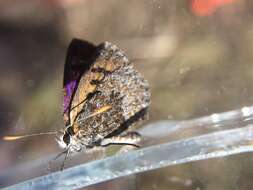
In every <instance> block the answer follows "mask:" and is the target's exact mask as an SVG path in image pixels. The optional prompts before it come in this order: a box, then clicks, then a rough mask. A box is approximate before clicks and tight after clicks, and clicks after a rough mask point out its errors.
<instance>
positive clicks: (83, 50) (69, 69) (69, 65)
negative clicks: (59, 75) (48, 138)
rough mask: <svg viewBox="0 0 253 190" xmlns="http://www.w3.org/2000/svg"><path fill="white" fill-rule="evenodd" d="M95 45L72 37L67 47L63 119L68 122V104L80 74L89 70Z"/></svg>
mask: <svg viewBox="0 0 253 190" xmlns="http://www.w3.org/2000/svg"><path fill="white" fill-rule="evenodd" d="M95 50H96V47H95V46H94V45H92V44H90V43H88V42H86V41H82V40H78V39H73V40H72V41H71V43H70V45H69V47H68V50H67V56H66V62H65V67H64V78H63V89H64V97H63V109H64V121H65V123H66V124H67V123H69V112H70V105H71V101H72V99H73V96H74V93H75V91H76V89H77V87H78V83H79V80H80V78H81V76H82V75H83V74H84V73H85V72H86V71H87V70H89V67H90V64H91V63H92V61H91V60H90V57H91V55H92V54H93V53H94V51H95Z"/></svg>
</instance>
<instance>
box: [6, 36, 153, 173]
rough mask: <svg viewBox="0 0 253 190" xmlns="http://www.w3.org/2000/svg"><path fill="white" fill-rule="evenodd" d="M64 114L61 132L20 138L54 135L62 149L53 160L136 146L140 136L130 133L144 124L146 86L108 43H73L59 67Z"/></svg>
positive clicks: (147, 96)
mask: <svg viewBox="0 0 253 190" xmlns="http://www.w3.org/2000/svg"><path fill="white" fill-rule="evenodd" d="M63 87H64V99H63V109H64V112H63V115H64V123H65V128H64V130H62V131H60V132H47V133H39V134H31V135H23V136H6V137H4V140H16V139H20V138H24V137H28V136H37V135H44V134H58V133H60V134H58V135H57V142H58V143H59V145H60V146H61V147H62V148H63V149H64V151H63V152H62V153H60V154H59V155H58V156H57V157H56V158H58V157H59V156H61V155H63V154H65V158H64V161H63V163H62V167H61V169H63V167H64V162H65V160H66V158H67V157H68V154H71V153H75V152H80V151H81V150H87V149H90V150H91V149H92V148H94V147H101V146H108V145H110V144H123V145H124V144H125V145H133V146H137V147H138V146H139V144H138V143H139V142H140V139H141V136H140V135H139V134H138V133H137V132H134V131H131V130H130V129H131V128H132V127H133V126H135V125H138V124H140V123H141V122H142V121H143V120H145V119H147V108H148V106H149V104H150V91H149V85H148V82H147V81H146V80H145V79H144V78H143V76H142V75H141V74H140V73H139V72H138V71H136V70H135V69H134V68H133V64H132V63H131V62H130V61H129V60H128V59H127V58H126V56H125V54H124V52H123V51H121V50H120V49H119V48H118V47H116V46H115V45H112V44H111V43H109V42H104V43H102V44H100V45H98V46H95V45H93V44H91V43H89V42H86V41H83V40H79V39H73V40H72V42H71V43H70V45H69V47H68V51H67V57H66V63H65V68H64V79H63Z"/></svg>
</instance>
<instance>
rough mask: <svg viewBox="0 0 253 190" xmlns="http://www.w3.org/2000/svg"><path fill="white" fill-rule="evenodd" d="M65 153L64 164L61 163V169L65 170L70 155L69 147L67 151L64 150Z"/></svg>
mask: <svg viewBox="0 0 253 190" xmlns="http://www.w3.org/2000/svg"><path fill="white" fill-rule="evenodd" d="M64 153H65V157H64V160H63V162H62V165H61V171H62V170H63V168H64V165H65V162H66V160H67V157H68V155H69V148H68V149H67V150H66V151H64Z"/></svg>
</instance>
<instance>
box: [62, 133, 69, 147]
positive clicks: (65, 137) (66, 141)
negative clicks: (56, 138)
mask: <svg viewBox="0 0 253 190" xmlns="http://www.w3.org/2000/svg"><path fill="white" fill-rule="evenodd" d="M62 140H63V142H64V143H65V144H66V145H68V144H69V143H70V135H69V134H68V133H65V134H64V135H63V137H62Z"/></svg>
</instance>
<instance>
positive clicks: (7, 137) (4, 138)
mask: <svg viewBox="0 0 253 190" xmlns="http://www.w3.org/2000/svg"><path fill="white" fill-rule="evenodd" d="M55 134H57V132H56V131H52V132H45V133H36V134H29V135H10V136H9V135H8V136H4V137H3V140H5V141H13V140H18V139H23V138H27V137H34V136H40V135H55Z"/></svg>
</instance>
